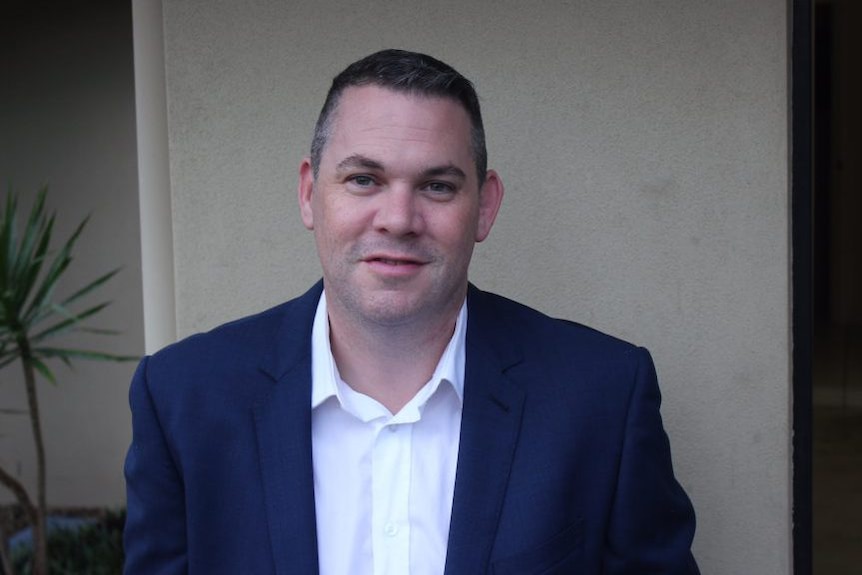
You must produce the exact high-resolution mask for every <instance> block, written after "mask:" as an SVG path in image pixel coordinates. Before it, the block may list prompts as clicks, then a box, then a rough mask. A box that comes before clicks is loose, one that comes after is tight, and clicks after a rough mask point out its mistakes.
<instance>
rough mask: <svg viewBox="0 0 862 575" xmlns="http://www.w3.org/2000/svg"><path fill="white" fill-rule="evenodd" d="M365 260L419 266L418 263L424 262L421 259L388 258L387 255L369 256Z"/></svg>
mask: <svg viewBox="0 0 862 575" xmlns="http://www.w3.org/2000/svg"><path fill="white" fill-rule="evenodd" d="M365 261H367V262H375V263H381V264H386V265H389V266H417V265H421V263H422V262H420V261H417V260H412V259H403V258H386V257H373V258H368V259H366V260H365Z"/></svg>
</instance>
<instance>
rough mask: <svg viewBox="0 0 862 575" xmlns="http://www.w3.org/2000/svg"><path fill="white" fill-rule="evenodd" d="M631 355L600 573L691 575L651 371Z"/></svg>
mask: <svg viewBox="0 0 862 575" xmlns="http://www.w3.org/2000/svg"><path fill="white" fill-rule="evenodd" d="M636 353H637V355H638V360H637V374H636V376H635V383H634V386H633V388H632V394H631V397H630V400H629V406H628V414H627V419H626V431H625V438H624V440H623V441H624V444H623V448H622V456H621V461H620V466H619V475H618V478H617V486H616V494H615V497H614V503H613V507H612V509H611V518H610V523H609V528H608V534H607V538H608V539H607V541H606V545H605V556H604V561H603V563H604V573H605V574H607V575H624V574H626V575H634V574H638V575H645V574H656V575H658V574H662V575H697V574H699V570H698V568H697V564H696V563H695V560H694V557H693V556H692V554H691V543H692V540H693V538H694V529H695V518H694V509H693V507H692V504H691V502H690V501H689V499H688V496H687V495H686V494H685V492H684V491H683V489H682V487H681V486H680V484H679V483H678V482H677V481H676V479H675V478H674V474H673V466H672V464H671V455H670V443H669V441H668V438H667V435H666V434H665V431H664V428H663V427H662V422H661V415H660V412H659V408H660V406H661V394H660V393H659V388H658V381H657V379H656V372H655V367H654V366H653V362H652V359H651V358H650V355H649V352H647V351H646V350H645V349H643V348H641V349H638V350H637V352H636Z"/></svg>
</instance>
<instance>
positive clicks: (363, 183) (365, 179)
mask: <svg viewBox="0 0 862 575" xmlns="http://www.w3.org/2000/svg"><path fill="white" fill-rule="evenodd" d="M349 181H350V182H351V183H353V184H356V185H357V186H359V187H360V188H369V187H371V186H373V185H374V178H372V177H371V176H368V175H366V174H358V175H356V176H351V177H350V179H349Z"/></svg>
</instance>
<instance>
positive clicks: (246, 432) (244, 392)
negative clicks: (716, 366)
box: [125, 50, 698, 575]
mask: <svg viewBox="0 0 862 575" xmlns="http://www.w3.org/2000/svg"><path fill="white" fill-rule="evenodd" d="M484 140H485V138H484V129H483V126H482V118H481V114H480V110H479V103H478V99H477V97H476V94H475V92H474V90H473V87H472V85H471V84H470V82H469V81H468V80H466V79H465V78H464V77H463V76H461V75H460V74H459V73H457V72H456V71H455V70H453V69H452V68H450V67H449V66H448V65H446V64H444V63H442V62H439V61H437V60H435V59H433V58H430V57H428V56H425V55H421V54H415V53H409V52H402V51H397V50H385V51H383V52H378V53H376V54H372V55H371V56H368V57H366V58H364V59H362V60H360V61H359V62H356V63H354V64H352V65H351V66H350V67H348V68H347V69H346V70H345V71H344V72H342V73H341V74H340V75H339V76H337V77H336V78H335V80H334V81H333V85H332V88H331V89H330V92H329V95H328V96H327V100H326V103H325V104H324V107H323V110H322V112H321V115H320V118H319V119H318V123H317V127H316V131H315V136H314V141H313V144H312V150H311V155H310V156H309V157H308V158H306V159H304V160H303V161H302V164H301V165H300V169H299V186H298V196H299V205H300V210H301V214H302V220H303V222H304V224H305V226H306V227H307V228H309V229H310V230H312V231H313V232H314V236H315V240H316V243H317V249H318V253H319V257H320V261H321V264H322V268H323V281H322V283H319V284H318V285H316V286H314V287H313V288H312V289H311V290H310V291H309V292H307V293H306V294H305V295H303V296H301V297H300V298H298V299H296V300H292V301H289V302H287V303H285V304H282V305H281V306H278V307H276V308H274V309H272V310H269V311H266V312H263V313H262V314H259V315H257V316H253V317H250V318H246V319H242V320H239V321H236V322H233V323H230V324H227V325H225V326H222V327H220V328H217V329H215V330H213V331H212V332H210V333H207V334H203V335H198V336H194V337H191V338H189V339H187V340H185V341H182V342H180V343H178V344H176V345H173V346H171V347H169V348H167V349H165V350H163V351H161V352H159V353H157V354H156V355H154V356H153V357H151V358H147V359H145V360H144V361H143V362H141V365H140V366H139V368H138V371H137V373H136V375H135V378H134V380H133V382H132V388H131V394H130V396H131V406H132V414H133V426H134V437H133V440H132V446H131V448H130V450H129V454H128V458H127V461H126V477H127V483H128V522H127V526H126V534H125V537H126V541H125V542H126V554H127V564H126V572H127V573H147V574H149V573H185V572H191V573H208V574H209V573H253V574H258V573H297V574H306V573H309V574H311V573H318V572H320V573H322V574H324V575H327V574H365V573H369V574H371V573H373V574H375V575H377V574H390V575H392V574H397V575H401V574H407V573H411V574H426V573H427V574H432V573H434V574H441V573H445V574H446V575H462V574H463V575H476V574H482V573H495V574H518V575H524V574H531V573H536V574H538V573H543V574H569V573H584V574H592V573H595V574H599V573H603V574H623V573H630V574H646V573H662V574H683V573H685V574H690V573H697V572H698V571H697V567H696V565H695V562H694V559H693V558H692V555H691V552H690V545H691V541H692V537H693V533H694V515H693V510H692V507H691V504H690V503H689V500H688V498H687V497H686V495H685V493H684V492H683V491H682V489H681V487H680V486H679V484H678V483H677V482H676V480H675V479H674V476H673V471H672V468H671V461H670V451H669V446H668V441H667V437H666V436H665V433H664V431H663V429H662V425H661V418H660V415H659V402H660V399H659V392H658V386H657V383H656V377H655V371H654V368H653V365H652V362H651V360H650V358H649V355H648V353H647V352H646V351H645V350H643V349H640V348H636V347H633V346H631V345H629V344H627V343H624V342H621V341H619V340H616V339H613V338H611V337H609V336H605V335H602V334H600V333H598V332H596V331H593V330H590V329H588V328H585V327H583V326H580V325H577V324H574V323H570V322H566V321H561V320H554V319H550V318H548V317H546V316H544V315H541V314H540V313H538V312H536V311H533V310H531V309H528V308H526V307H524V306H521V305H519V304H517V303H514V302H512V301H509V300H506V299H504V298H501V297H499V296H495V295H492V294H489V293H484V292H482V291H480V290H478V289H477V288H475V287H473V286H470V285H469V284H468V281H467V270H468V266H469V263H470V257H471V254H472V250H473V246H474V244H475V242H481V241H483V240H484V239H485V238H486V237H487V236H488V234H489V232H490V231H491V227H492V225H493V223H494V219H495V217H496V215H497V211H498V209H499V207H500V203H501V200H502V197H503V184H502V182H501V180H500V177H499V176H498V175H497V173H495V172H494V171H492V170H488V169H487V168H486V152H485V141H484Z"/></svg>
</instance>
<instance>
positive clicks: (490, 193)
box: [476, 170, 503, 242]
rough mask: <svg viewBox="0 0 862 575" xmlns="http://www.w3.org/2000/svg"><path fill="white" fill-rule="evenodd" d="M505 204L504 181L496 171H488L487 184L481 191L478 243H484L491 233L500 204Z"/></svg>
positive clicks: (477, 232)
mask: <svg viewBox="0 0 862 575" xmlns="http://www.w3.org/2000/svg"><path fill="white" fill-rule="evenodd" d="M502 202H503V180H501V179H500V176H498V175H497V172H495V171H494V170H488V173H487V174H486V175H485V183H484V184H482V189H480V190H479V225H478V226H476V241H477V242H481V241H484V240H485V238H487V237H488V234H490V233H491V227H492V226H493V225H494V220H496V219H497V212H498V211H500V204H501V203H502Z"/></svg>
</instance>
